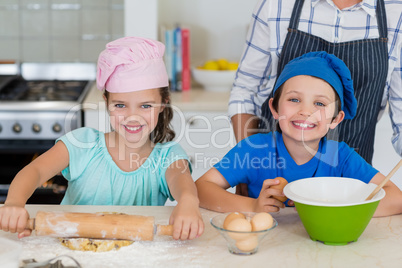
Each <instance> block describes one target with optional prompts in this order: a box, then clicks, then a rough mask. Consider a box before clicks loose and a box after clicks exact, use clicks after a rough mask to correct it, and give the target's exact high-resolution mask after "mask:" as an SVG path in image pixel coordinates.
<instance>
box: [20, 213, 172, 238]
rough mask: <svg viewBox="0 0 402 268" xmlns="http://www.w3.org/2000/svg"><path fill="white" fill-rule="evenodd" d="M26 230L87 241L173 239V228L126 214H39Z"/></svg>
mask: <svg viewBox="0 0 402 268" xmlns="http://www.w3.org/2000/svg"><path fill="white" fill-rule="evenodd" d="M27 229H30V230H35V233H36V235H39V236H53V237H85V238H94V239H123V240H132V241H139V240H141V241H144V240H153V237H154V234H156V235H170V236H171V235H172V234H173V226H172V225H159V224H158V225H155V219H154V217H148V216H137V215H127V214H104V213H75V212H74V213H73V212H44V211H38V213H37V214H36V218H34V219H29V221H28V224H27Z"/></svg>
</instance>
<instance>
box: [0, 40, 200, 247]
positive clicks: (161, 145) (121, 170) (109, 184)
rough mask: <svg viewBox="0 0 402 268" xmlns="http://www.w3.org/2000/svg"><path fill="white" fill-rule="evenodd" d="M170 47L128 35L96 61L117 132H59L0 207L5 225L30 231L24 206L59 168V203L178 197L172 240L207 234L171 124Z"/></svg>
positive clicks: (159, 201) (152, 202)
mask: <svg viewBox="0 0 402 268" xmlns="http://www.w3.org/2000/svg"><path fill="white" fill-rule="evenodd" d="M164 51H165V46H164V45H163V44H162V43H160V42H158V41H154V40H150V39H145V38H139V37H124V38H121V39H117V40H115V41H113V42H110V43H108V44H107V45H106V49H105V50H104V51H102V52H101V53H100V55H99V58H98V66H97V87H98V89H100V90H104V99H105V101H106V105H107V111H108V113H109V115H110V122H111V127H112V131H111V132H109V133H103V132H100V131H98V130H95V129H92V128H87V127H83V128H79V129H76V130H73V131H71V132H69V133H67V134H66V135H64V136H62V137H61V138H59V139H58V140H57V141H56V144H55V145H54V146H53V147H52V148H51V149H49V150H48V151H47V152H45V153H43V154H42V155H41V156H39V157H38V158H37V159H36V160H35V161H33V162H31V163H30V164H29V165H27V166H26V167H24V168H23V169H22V170H21V171H20V172H19V173H18V174H17V175H16V177H15V178H14V180H13V182H12V183H11V185H10V189H9V193H8V196H7V200H6V201H5V204H4V206H3V207H0V229H1V230H3V231H10V232H13V233H14V232H18V233H19V237H24V236H28V235H30V231H29V230H25V226H26V223H27V221H28V218H29V214H28V212H27V211H26V209H25V208H24V206H25V203H26V201H27V200H28V198H29V197H30V196H31V195H32V193H33V192H34V190H35V189H36V188H37V187H38V186H40V185H42V184H43V183H44V182H46V181H47V180H49V179H50V178H52V177H53V176H55V175H56V174H57V173H59V172H61V173H62V174H63V176H64V177H65V178H66V179H67V180H68V187H67V191H66V194H65V197H64V199H63V200H62V202H61V204H62V205H124V206H133V205H137V206H161V205H164V204H165V202H166V200H167V198H169V199H170V200H174V199H176V200H177V206H176V207H175V208H174V209H173V212H172V214H171V216H170V224H173V229H174V231H173V238H174V239H182V240H185V239H193V238H196V237H198V236H200V235H201V234H202V233H203V231H204V223H203V221H202V217H201V214H200V211H199V200H198V196H197V190H196V187H195V184H194V182H193V180H192V178H191V167H190V162H189V160H188V157H187V154H186V153H185V151H184V150H183V149H182V148H181V147H180V145H178V144H177V143H175V142H173V141H172V140H173V138H174V136H175V133H174V131H173V130H172V129H171V128H170V127H169V124H170V121H171V120H172V117H173V110H172V108H171V107H170V96H169V89H168V76H167V73H166V69H165V64H164V62H163V59H162V58H163V53H164Z"/></svg>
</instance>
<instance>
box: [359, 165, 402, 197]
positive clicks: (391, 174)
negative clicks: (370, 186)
mask: <svg viewBox="0 0 402 268" xmlns="http://www.w3.org/2000/svg"><path fill="white" fill-rule="evenodd" d="M401 166H402V159H401V160H400V161H399V163H398V164H397V165H396V166H395V167H394V168H393V169H392V170H391V172H390V173H389V174H388V175H387V176H386V177H385V179H384V180H383V181H382V182H381V183H380V184H379V185H378V186H377V187H376V188H375V189H374V191H373V192H372V193H371V194H370V195H369V196H368V197H367V198H366V200H365V201H368V200H370V199H371V198H373V196H375V195H376V194H377V193H378V191H380V190H381V188H382V187H383V186H384V185H385V184H386V183H387V182H388V181H389V179H391V177H392V176H394V174H395V172H396V171H397V170H398V169H399V168H400V167H401Z"/></svg>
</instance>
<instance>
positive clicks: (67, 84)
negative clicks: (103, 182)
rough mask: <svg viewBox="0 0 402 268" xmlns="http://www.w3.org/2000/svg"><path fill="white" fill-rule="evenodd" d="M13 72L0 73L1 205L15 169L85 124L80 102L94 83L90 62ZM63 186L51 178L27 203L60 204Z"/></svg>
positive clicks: (31, 66) (60, 180)
mask: <svg viewBox="0 0 402 268" xmlns="http://www.w3.org/2000/svg"><path fill="white" fill-rule="evenodd" d="M17 70H19V71H18V72H17V73H15V74H2V75H0V203H1V202H4V201H5V198H6V195H7V193H8V188H9V185H10V183H11V181H12V180H13V178H14V176H15V175H16V174H17V172H18V171H19V170H21V169H22V168H23V167H24V166H25V165H27V164H28V163H30V162H31V161H32V160H33V159H35V158H36V157H38V156H39V155H40V154H42V153H43V152H45V151H46V150H48V149H49V148H50V147H51V146H53V145H54V142H55V140H56V139H57V138H58V137H60V136H62V135H64V134H65V133H67V132H69V131H71V130H73V129H76V128H79V127H82V126H83V122H84V120H83V110H82V102H83V100H84V98H85V96H86V95H87V93H88V91H89V90H90V89H91V87H92V85H93V83H94V82H93V81H94V79H95V65H94V64H36V63H23V64H21V65H20V68H17ZM0 73H1V72H0ZM66 187H67V183H66V181H65V179H64V178H63V177H62V176H61V175H58V176H55V177H54V178H52V179H51V180H50V181H49V183H47V184H45V185H42V186H41V187H40V188H38V189H37V190H36V191H35V193H34V194H33V195H32V197H31V198H30V199H29V200H28V203H31V204H33V203H36V204H57V203H60V201H61V199H62V198H63V196H64V192H65V189H66Z"/></svg>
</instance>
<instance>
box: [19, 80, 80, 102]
mask: <svg viewBox="0 0 402 268" xmlns="http://www.w3.org/2000/svg"><path fill="white" fill-rule="evenodd" d="M87 83H88V81H59V80H53V81H28V83H27V87H28V90H27V91H26V92H25V94H24V95H23V96H22V98H21V100H27V101H76V100H78V98H79V97H80V96H81V93H82V91H83V89H84V88H85V86H86V85H87Z"/></svg>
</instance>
